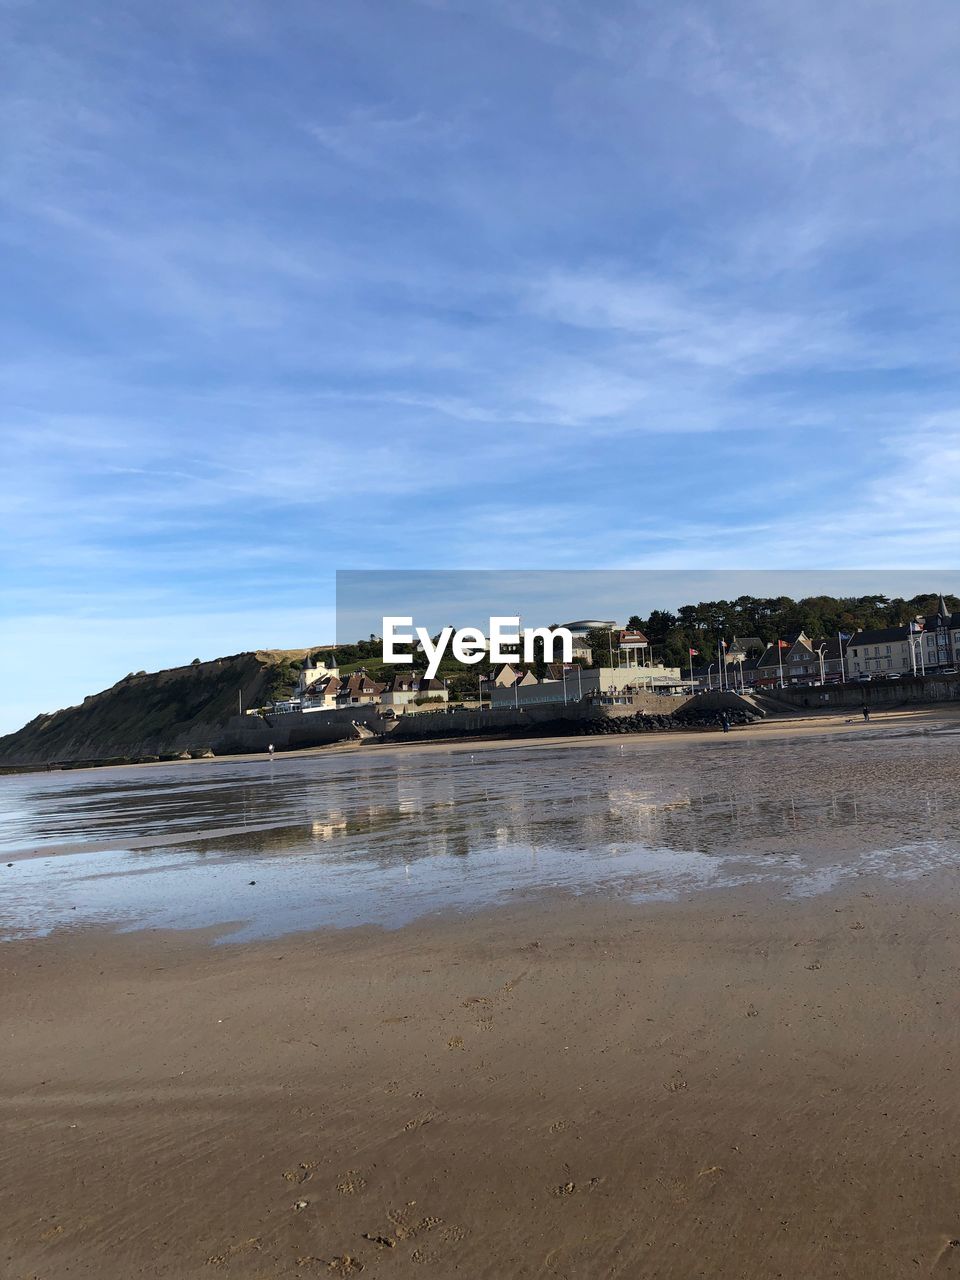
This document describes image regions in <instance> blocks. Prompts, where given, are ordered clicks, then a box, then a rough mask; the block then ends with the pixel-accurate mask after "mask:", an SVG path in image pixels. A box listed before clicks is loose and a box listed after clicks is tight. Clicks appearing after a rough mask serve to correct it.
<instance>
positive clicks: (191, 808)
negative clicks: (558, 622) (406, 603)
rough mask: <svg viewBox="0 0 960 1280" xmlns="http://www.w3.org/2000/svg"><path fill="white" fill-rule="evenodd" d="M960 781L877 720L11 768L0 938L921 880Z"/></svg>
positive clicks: (918, 742)
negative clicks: (804, 729)
mask: <svg viewBox="0 0 960 1280" xmlns="http://www.w3.org/2000/svg"><path fill="white" fill-rule="evenodd" d="M958 780H960V737H958V736H957V735H956V734H952V733H947V732H942V733H923V734H904V733H897V732H890V731H886V732H884V731H878V730H874V729H871V728H870V727H868V726H863V728H862V729H859V730H858V731H856V732H854V731H851V732H850V733H849V734H845V735H838V736H833V737H828V736H824V737H803V738H800V737H797V738H789V737H781V738H766V739H760V740H757V739H746V738H744V739H740V740H738V738H737V736H736V734H734V735H732V736H731V737H730V738H729V739H720V738H717V737H710V738H707V737H700V736H694V735H691V736H690V737H689V738H685V739H682V740H671V741H667V742H664V741H655V740H651V739H636V738H628V739H625V740H624V741H623V742H622V743H621V742H619V741H616V740H614V741H611V742H603V743H596V742H588V743H584V744H575V745H567V746H563V747H537V746H534V745H531V746H529V747H527V746H523V747H512V748H510V749H504V750H497V749H493V750H489V749H487V750H481V751H477V752H475V753H471V752H470V751H469V749H463V748H459V749H451V750H450V751H443V752H431V753H420V752H416V751H403V750H397V751H392V752H384V751H376V752H371V754H370V755H364V754H363V753H356V754H337V755H333V754H332V755H329V756H323V755H317V756H312V757H301V758H297V759H283V758H279V759H276V760H274V761H272V762H271V761H269V760H263V761H254V762H235V763H231V762H228V761H218V762H215V763H211V764H202V765H171V766H169V767H153V768H148V769H114V770H98V771H95V772H70V773H55V774H33V775H21V776H17V777H7V778H0V937H2V938H11V937H17V936H24V935H30V934H43V933H47V932H50V931H51V930H53V929H56V928H63V927H77V926H82V925H89V924H93V923H103V924H110V925H113V926H114V927H119V928H124V929H129V928H143V927H199V926H209V925H226V924H230V925H232V926H235V928H233V929H232V930H231V932H230V934H229V936H230V937H232V938H251V937H262V936H270V935H276V934H280V933H283V932H287V931H291V930H301V929H311V928H317V927H322V926H329V925H332V926H341V927H342V926H350V925H359V924H368V923H370V924H378V925H385V926H397V925H401V924H403V923H406V922H408V921H410V920H412V919H415V918H417V917H420V916H423V915H425V914H428V913H430V912H433V911H438V910H442V909H448V908H451V907H452V908H460V909H468V908H474V907H478V906H483V905H492V904H495V903H503V902H510V901H516V900H517V898H518V897H520V896H523V895H531V894H536V893H539V892H543V891H546V890H557V889H559V890H562V891H565V892H573V893H603V894H612V895H618V896H622V897H624V898H627V899H634V900H638V901H639V900H649V899H669V898H677V897H680V896H683V895H687V896H689V895H691V894H695V893H698V892H703V891H707V890H710V889H716V888H729V887H733V886H736V885H740V884H761V885H763V884H767V885H769V887H770V889H771V890H772V891H774V892H776V893H778V894H783V895H791V894H793V895H795V894H809V893H820V892H824V891H826V890H828V889H831V888H833V887H836V886H837V885H839V884H842V883H844V882H847V881H850V880H851V879H852V878H854V877H856V876H862V875H867V874H870V875H876V874H880V875H883V876H887V877H891V878H916V877H920V876H924V875H927V874H930V873H932V872H933V871H935V870H936V869H938V868H944V867H952V866H955V865H956V864H957V862H958V852H960V807H958V804H957V783H958ZM7 863H12V864H13V865H12V866H9V867H8V866H7ZM251 880H253V881H256V883H255V884H254V885H251V884H250V881H251Z"/></svg>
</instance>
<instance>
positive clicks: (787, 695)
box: [775, 675, 960, 708]
mask: <svg viewBox="0 0 960 1280" xmlns="http://www.w3.org/2000/svg"><path fill="white" fill-rule="evenodd" d="M775 696H776V698H777V700H778V701H780V702H785V703H788V704H789V705H790V706H794V707H811V708H815V707H820V708H828V707H841V708H842V707H857V708H859V707H862V706H863V705H864V704H866V705H867V706H868V707H895V706H902V705H904V704H909V703H924V702H955V701H956V700H957V699H958V698H960V675H955V676H938V675H930V676H904V677H902V678H901V679H900V680H865V681H863V682H862V683H860V682H859V681H857V682H851V683H848V684H832V685H825V686H824V687H823V688H820V689H817V688H813V689H777V690H776V695H775Z"/></svg>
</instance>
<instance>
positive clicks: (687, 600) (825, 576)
mask: <svg viewBox="0 0 960 1280" xmlns="http://www.w3.org/2000/svg"><path fill="white" fill-rule="evenodd" d="M489 578H495V579H497V580H498V581H499V582H500V584H501V586H500V590H501V591H502V592H504V593H506V594H508V595H509V594H510V593H514V592H516V593H519V592H521V591H523V590H526V591H527V601H528V604H529V605H530V607H531V608H535V609H536V613H535V614H534V615H533V616H529V617H527V619H526V623H525V625H527V624H529V625H530V626H546V625H549V624H550V623H563V622H567V621H574V620H576V619H578V618H597V619H600V618H607V617H609V618H611V619H612V620H614V621H615V622H617V623H619V624H624V623H626V622H627V620H628V618H629V617H630V615H631V614H633V613H639V614H641V616H644V615H649V613H650V611H651V610H652V609H658V608H659V609H667V610H669V611H671V612H675V611H676V609H677V608H679V607H680V606H682V605H685V604H696V603H699V602H701V601H707V600H716V599H736V597H737V596H740V595H753V596H757V597H760V598H763V597H771V596H777V595H786V596H790V597H791V598H792V599H795V600H800V599H804V598H809V597H811V596H816V595H829V596H833V597H850V596H865V595H884V596H887V597H888V598H898V597H900V598H904V599H910V598H912V597H913V596H915V595H921V594H931V595H937V594H939V593H940V592H943V593H944V594H946V595H952V596H956V597H958V598H960V570H958V571H950V572H947V571H944V570H929V571H921V570H883V571H876V572H868V571H866V570H822V571H814V570H782V571H777V570H735V571H733V570H731V571H724V570H700V571H693V570H685V571H676V572H675V571H668V570H622V569H621V570H571V571H563V570H506V571H500V570H463V571H461V570H416V571H398V570H346V571H340V573H339V574H338V582H339V583H341V584H344V583H345V584H347V589H346V591H344V590H343V589H342V588H341V591H340V593H339V596H340V598H339V601H338V603H340V604H341V605H346V606H348V607H347V608H345V609H344V610H343V611H342V612H339V613H338V614H335V613H334V611H333V610H328V611H326V616H327V618H328V620H329V621H328V624H327V627H326V634H327V635H332V636H333V638H332V639H317V640H316V642H315V643H306V644H304V643H289V644H276V643H246V644H243V643H241V644H236V643H234V644H230V643H225V644H224V645H223V646H221V647H219V648H218V649H217V651H216V652H210V651H209V650H208V651H206V652H194V653H190V654H189V656H187V654H186V653H184V656H182V657H179V656H178V657H176V658H174V659H173V660H171V661H163V660H162V659H161V660H160V661H158V662H157V663H156V664H151V665H145V664H144V663H131V662H129V661H128V662H124V661H123V659H122V656H121V655H120V654H117V657H118V658H119V659H120V660H119V664H118V665H117V666H116V667H115V674H113V675H112V676H111V678H108V679H106V680H104V681H103V683H101V684H97V685H94V684H93V683H92V682H84V681H83V676H82V672H79V671H76V670H75V671H73V672H72V673H71V677H70V687H72V688H75V689H76V696H75V697H73V698H72V699H70V700H68V701H64V702H61V703H58V704H57V705H56V706H54V705H51V704H41V705H36V706H35V707H34V709H33V710H32V711H31V712H30V714H27V715H25V716H24V717H23V718H22V719H17V720H16V721H15V722H14V720H15V717H14V716H12V715H10V714H9V713H8V714H7V715H6V716H4V717H3V718H2V719H0V736H2V735H3V734H7V733H13V732H16V731H17V730H18V729H20V728H22V727H23V726H24V725H25V724H27V723H29V722H30V721H31V720H33V719H34V718H35V717H36V716H37V715H41V714H50V713H52V712H55V711H59V710H64V709H66V708H67V707H70V706H77V705H79V704H80V703H81V702H82V701H83V698H84V697H86V696H89V695H91V694H95V693H100V692H102V691H103V690H104V689H108V688H110V687H111V686H112V685H114V684H116V683H117V682H118V681H120V680H122V679H123V678H124V677H125V676H127V675H129V674H131V673H132V672H138V671H141V670H144V671H147V672H148V673H153V672H156V671H165V670H170V669H174V668H178V667H186V666H189V665H190V664H191V662H192V661H193V660H194V659H195V658H199V659H200V660H201V662H213V661H215V660H216V659H218V658H223V657H227V656H231V655H234V654H239V653H255V652H257V651H258V650H260V651H283V650H302V651H304V652H308V651H309V652H315V651H316V650H317V649H320V648H321V647H323V646H324V645H327V644H330V645H334V646H341V645H344V644H353V643H355V642H356V641H358V640H363V639H366V638H367V637H368V636H369V635H370V634H371V632H372V633H374V634H379V632H377V630H376V628H375V627H369V626H364V618H366V617H367V616H368V615H366V614H364V613H363V612H362V606H361V604H360V602H361V601H362V599H363V597H364V595H365V593H366V592H367V591H369V590H371V589H374V588H376V589H377V590H378V592H379V591H380V590H382V592H383V594H382V595H381V594H378V595H377V600H378V601H379V602H381V603H382V602H383V601H388V600H390V601H393V603H394V605H395V606H396V608H395V609H393V608H391V609H384V612H394V611H396V612H400V611H401V610H400V608H399V603H400V601H405V602H408V603H409V604H410V607H411V608H413V609H414V610H415V611H416V613H417V620H418V621H419V622H423V624H424V625H428V626H430V627H432V628H434V630H435V631H439V629H440V628H441V627H442V626H444V625H447V624H448V623H450V622H456V623H458V624H460V623H461V619H459V618H455V617H453V616H451V613H452V610H451V605H450V601H451V600H454V599H459V600H460V607H461V608H464V609H466V610H467V612H468V614H469V612H470V611H471V610H473V611H474V614H475V613H476V611H480V612H482V611H483V609H485V608H488V605H487V603H486V601H487V596H486V595H485V594H484V593H483V591H482V590H479V591H478V593H477V594H476V595H475V597H474V598H473V599H472V601H471V600H470V596H469V590H467V588H468V587H469V584H470V583H471V582H473V584H474V589H475V588H476V586H477V583H478V582H483V581H484V580H487V579H489ZM790 579H794V580H795V581H794V582H793V583H792V584H791V582H790ZM587 580H590V581H591V582H592V587H593V590H594V594H593V596H591V597H590V598H591V599H592V601H593V603H594V605H595V606H596V608H595V609H594V608H590V609H586V608H581V609H580V610H579V612H578V611H577V610H576V609H573V611H570V610H569V606H571V605H575V604H576V601H577V600H578V599H581V600H582V597H579V596H578V595H577V594H576V593H577V592H581V591H586V589H587V587H586V583H587ZM443 582H445V583H446V585H447V588H448V589H449V594H448V595H447V596H446V597H444V598H443V599H441V600H440V601H438V600H437V598H436V593H437V590H438V588H439V587H441V585H442V583H443ZM537 583H539V590H538V592H537V593H534V591H533V587H534V585H535V584H537ZM931 583H932V584H933V585H930V584H931ZM545 584H549V588H547V587H545ZM670 584H672V585H670ZM751 584H752V586H753V589H750V587H751ZM791 585H792V587H793V590H786V589H784V590H775V589H774V588H775V587H777V586H783V587H788V586H791ZM764 586H765V587H767V588H768V589H767V590H761V589H760V588H762V587H764ZM694 588H698V589H699V590H696V589H694ZM801 588H802V589H801ZM616 592H619V593H621V596H622V600H623V605H624V607H623V608H620V609H617V608H613V609H612V611H611V608H610V606H611V605H612V604H613V603H614V594H613V593H616ZM631 592H633V595H631V594H630V593H631ZM651 593H659V594H651ZM628 601H632V603H631V604H629V605H628V603H627V602H628ZM604 602H606V605H607V607H606V608H604V607H603V606H604ZM564 604H566V605H567V606H568V611H567V615H566V616H560V615H561V614H562V613H563V608H562V606H563V605H564ZM638 604H639V605H642V606H644V607H637V606H638ZM625 610H626V611H625ZM402 611H403V612H409V610H408V609H406V608H404V609H403V610H402ZM621 614H622V615H623V616H620V615H621ZM369 616H372V615H369ZM381 616H382V615H381ZM335 619H336V620H335ZM466 620H468V619H467V618H466V617H465V618H464V619H463V621H466ZM229 623H230V619H229V617H228V618H227V619H223V618H221V619H218V630H217V634H219V635H222V637H223V639H224V640H225V641H226V640H227V639H228V638H229V633H227V632H225V631H224V630H223V627H224V626H229ZM237 623H238V627H239V628H240V630H238V634H241V633H242V631H243V628H244V627H246V626H248V622H247V620H245V619H243V620H241V619H237ZM286 625H291V624H290V623H289V622H288V623H287V624H286ZM321 629H322V628H321ZM247 634H249V632H247ZM94 669H96V663H95V662H94V663H92V664H91V670H94ZM4 710H6V708H4Z"/></svg>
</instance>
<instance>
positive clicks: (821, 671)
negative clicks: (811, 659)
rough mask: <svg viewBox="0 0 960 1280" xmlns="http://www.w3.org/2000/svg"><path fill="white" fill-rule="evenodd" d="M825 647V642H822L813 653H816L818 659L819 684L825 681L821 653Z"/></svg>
mask: <svg viewBox="0 0 960 1280" xmlns="http://www.w3.org/2000/svg"><path fill="white" fill-rule="evenodd" d="M826 647H827V646H826V643H824V644H822V645H821V646H820V648H819V649H815V650H814V653H816V655H817V657H818V658H819V659H820V683H821V684H826V683H827V676H826V670H825V668H824V665H823V653H824V650H825V649H826Z"/></svg>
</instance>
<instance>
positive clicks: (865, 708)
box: [863, 706, 870, 720]
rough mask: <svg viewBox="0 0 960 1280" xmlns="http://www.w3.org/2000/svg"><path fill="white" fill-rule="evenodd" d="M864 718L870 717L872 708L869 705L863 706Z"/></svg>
mask: <svg viewBox="0 0 960 1280" xmlns="http://www.w3.org/2000/svg"><path fill="white" fill-rule="evenodd" d="M863 718H864V720H869V719H870V708H869V707H868V706H864V708H863Z"/></svg>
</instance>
